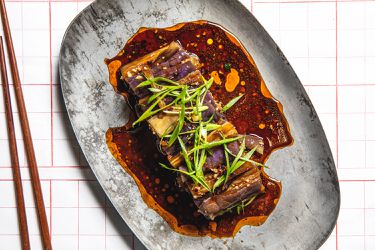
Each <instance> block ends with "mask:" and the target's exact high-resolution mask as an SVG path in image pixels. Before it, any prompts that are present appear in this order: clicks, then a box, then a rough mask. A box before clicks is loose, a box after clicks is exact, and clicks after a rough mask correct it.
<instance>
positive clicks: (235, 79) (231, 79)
mask: <svg viewBox="0 0 375 250" xmlns="http://www.w3.org/2000/svg"><path fill="white" fill-rule="evenodd" d="M239 83H240V76H239V75H238V71H237V70H235V69H233V68H231V69H230V73H229V74H228V75H227V79H226V82H225V89H226V90H227V91H228V92H233V90H234V89H235V88H236V87H237V85H238V84H239Z"/></svg>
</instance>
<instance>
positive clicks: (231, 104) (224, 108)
mask: <svg viewBox="0 0 375 250" xmlns="http://www.w3.org/2000/svg"><path fill="white" fill-rule="evenodd" d="M243 96H244V94H242V95H239V96H237V97H235V98H233V99H232V100H230V101H229V102H228V103H227V104H225V106H224V107H223V108H222V110H221V111H222V112H225V111H227V110H228V109H230V108H231V107H232V106H233V105H234V104H236V102H238V101H239V100H240V99H241V97H243Z"/></svg>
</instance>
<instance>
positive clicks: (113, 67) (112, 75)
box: [108, 60, 121, 86]
mask: <svg viewBox="0 0 375 250" xmlns="http://www.w3.org/2000/svg"><path fill="white" fill-rule="evenodd" d="M120 67H121V61H120V60H115V61H112V62H110V63H109V64H108V70H109V81H110V83H111V84H113V85H114V86H117V77H116V73H117V70H118V69H119V68H120Z"/></svg>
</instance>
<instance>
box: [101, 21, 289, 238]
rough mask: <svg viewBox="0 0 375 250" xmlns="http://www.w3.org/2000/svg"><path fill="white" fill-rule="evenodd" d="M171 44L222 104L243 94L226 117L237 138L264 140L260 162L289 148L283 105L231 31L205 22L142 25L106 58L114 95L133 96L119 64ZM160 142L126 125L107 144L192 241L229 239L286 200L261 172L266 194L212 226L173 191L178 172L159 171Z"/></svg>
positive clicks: (148, 196)
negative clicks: (195, 60)
mask: <svg viewBox="0 0 375 250" xmlns="http://www.w3.org/2000/svg"><path fill="white" fill-rule="evenodd" d="M172 41H179V42H180V43H181V44H182V46H183V47H184V48H185V49H186V50H188V51H189V52H192V53H195V54H196V55H197V56H198V57H199V59H200V62H201V64H202V68H201V72H202V74H203V75H204V77H205V78H206V79H209V78H210V77H214V81H215V84H214V85H213V86H212V87H211V89H210V91H211V92H212V94H213V96H214V98H215V100H216V101H217V102H220V103H222V104H223V105H225V104H226V103H227V102H228V101H229V100H231V99H232V98H234V97H236V96H238V95H239V94H240V93H242V94H244V97H242V98H241V100H240V101H239V102H237V103H236V104H235V105H234V106H233V107H232V108H231V109H229V111H227V112H226V113H225V115H226V118H227V119H228V120H229V121H230V122H232V123H233V124H234V125H235V126H236V128H237V130H238V132H239V133H240V134H248V133H253V134H257V135H259V136H261V137H262V138H263V139H264V142H265V152H264V154H263V156H262V157H261V159H259V160H260V161H261V162H264V161H265V160H266V159H267V157H268V156H269V155H270V153H271V152H272V151H273V150H275V149H278V148H281V147H285V146H287V145H290V144H291V143H292V141H293V139H292V137H291V134H290V131H289V128H288V124H287V121H286V119H285V117H284V115H283V113H282V106H281V104H280V103H278V102H277V101H276V100H275V99H274V98H273V97H272V96H271V94H270V93H269V91H268V89H267V88H266V86H265V84H264V82H263V80H262V78H261V76H260V74H259V72H258V69H257V68H256V66H255V63H254V61H253V60H252V58H251V57H250V55H249V54H248V53H247V52H246V50H245V49H244V48H243V46H242V45H241V44H240V42H239V41H238V40H237V39H236V38H235V37H234V36H233V35H232V34H230V33H229V32H228V31H226V30H225V29H223V28H222V27H220V26H218V25H216V24H212V23H208V22H206V21H197V22H190V23H183V24H178V25H176V26H173V27H170V28H166V29H155V28H150V29H148V28H147V29H146V28H141V29H140V30H139V31H138V32H137V33H136V34H135V35H134V36H133V37H132V38H131V39H130V40H129V41H128V42H127V44H126V45H125V47H124V49H123V50H122V51H121V52H120V53H119V54H118V55H117V56H116V57H114V58H112V59H107V60H106V63H107V65H108V69H109V72H110V82H111V84H112V85H113V86H114V88H115V90H116V91H117V92H119V93H121V94H122V95H124V96H125V98H127V97H128V94H127V92H126V87H125V85H124V84H123V83H122V82H121V80H120V79H119V77H118V76H119V69H120V67H121V66H123V65H125V64H127V63H129V62H131V61H133V60H135V59H137V58H139V57H141V56H143V55H146V54H148V53H150V52H152V51H155V50H157V49H159V48H161V47H164V46H166V45H167V44H169V43H170V42H172ZM130 103H131V102H130ZM114 112H116V111H114ZM155 141H156V138H155V137H154V135H153V134H152V133H151V132H150V131H149V130H148V129H147V128H138V129H136V130H129V126H124V127H121V128H110V129H109V130H108V131H107V144H108V146H109V149H110V151H111V152H112V154H113V155H114V157H115V158H116V159H117V160H118V161H119V163H120V164H121V165H122V166H123V167H124V168H125V170H126V171H127V172H128V173H129V174H130V175H131V176H132V177H133V178H134V180H135V181H136V183H137V185H138V187H139V189H140V191H141V194H142V197H143V199H144V200H145V202H146V203H147V204H148V206H149V207H151V208H153V209H155V210H156V211H157V212H158V213H159V214H160V215H161V216H162V217H163V218H164V219H165V220H166V221H167V222H168V223H169V224H170V226H171V227H172V228H173V229H174V230H175V231H177V232H180V233H183V234H187V235H194V236H203V235H210V236H212V237H230V236H233V235H234V234H235V233H236V232H237V231H238V230H239V229H240V228H241V227H242V226H243V225H260V224H262V223H263V222H264V221H265V220H266V219H267V217H268V215H269V214H270V213H271V212H272V211H273V209H274V208H275V206H276V204H277V202H278V200H279V197H280V195H281V183H280V182H279V181H276V180H273V179H271V178H269V177H268V176H267V175H266V173H265V172H264V171H263V170H262V171H263V172H262V180H263V184H264V186H265V188H266V190H265V193H264V194H262V195H260V196H258V197H257V198H256V199H255V200H254V201H253V202H252V203H251V204H250V205H249V206H247V207H246V208H245V209H244V210H243V211H241V212H240V213H239V214H238V213H237V211H236V209H233V211H232V212H229V213H226V214H224V215H222V216H219V217H217V218H216V219H215V220H214V221H209V220H207V219H206V218H204V217H203V216H202V215H201V214H199V213H198V212H197V208H196V206H195V205H194V204H193V201H192V198H191V197H190V195H189V194H188V193H186V192H183V191H180V190H179V189H178V188H176V187H175V185H174V183H175V177H176V176H175V174H174V173H171V172H170V171H168V170H165V169H162V168H160V167H159V165H158V163H159V162H166V159H165V158H164V156H162V155H161V154H160V153H159V152H158V150H157V148H156V144H155ZM272 167H281V166H272Z"/></svg>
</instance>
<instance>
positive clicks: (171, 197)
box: [167, 195, 174, 204]
mask: <svg viewBox="0 0 375 250" xmlns="http://www.w3.org/2000/svg"><path fill="white" fill-rule="evenodd" d="M167 202H168V203H170V204H172V203H173V202H174V198H173V196H171V195H168V196H167Z"/></svg>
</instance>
